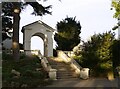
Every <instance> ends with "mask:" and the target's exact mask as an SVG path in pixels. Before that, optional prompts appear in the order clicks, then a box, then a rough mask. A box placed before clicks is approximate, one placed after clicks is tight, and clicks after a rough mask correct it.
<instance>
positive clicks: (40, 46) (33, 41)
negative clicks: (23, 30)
mask: <svg viewBox="0 0 120 89" xmlns="http://www.w3.org/2000/svg"><path fill="white" fill-rule="evenodd" d="M36 42H37V44H36ZM31 50H40V52H41V54H42V55H44V42H43V39H42V38H41V37H39V36H32V37H31Z"/></svg>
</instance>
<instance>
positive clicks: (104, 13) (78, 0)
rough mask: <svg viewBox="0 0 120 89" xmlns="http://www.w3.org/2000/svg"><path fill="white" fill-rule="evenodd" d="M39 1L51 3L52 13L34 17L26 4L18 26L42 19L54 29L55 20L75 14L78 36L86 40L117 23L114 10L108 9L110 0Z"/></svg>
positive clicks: (21, 39)
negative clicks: (78, 25)
mask: <svg viewBox="0 0 120 89" xmlns="http://www.w3.org/2000/svg"><path fill="white" fill-rule="evenodd" d="M40 3H42V4H43V5H45V6H47V5H52V9H51V11H52V15H45V16H43V17H39V16H38V17H35V16H34V15H30V13H32V7H30V6H28V7H27V8H26V10H24V11H22V13H21V23H20V28H22V26H24V25H26V24H29V23H32V22H34V21H37V20H42V21H43V22H45V23H46V24H48V25H49V26H51V27H53V28H55V29H56V24H57V22H59V21H61V20H62V19H65V18H66V16H68V17H75V16H76V20H77V21H80V24H81V26H82V29H81V34H80V36H81V38H82V40H85V41H86V40H88V39H89V37H90V36H92V35H93V34H94V33H103V32H105V31H109V30H111V28H112V27H113V26H114V25H115V24H116V23H117V20H116V19H114V18H113V14H114V11H112V10H110V8H111V0H61V2H59V1H58V0H48V1H47V2H40ZM116 34H117V31H116ZM116 36H117V35H116ZM32 39H33V38H32ZM35 40H37V38H34V41H33V40H32V42H33V43H35ZM20 42H21V43H23V38H22V33H20ZM33 43H32V45H33ZM33 46H35V45H33Z"/></svg>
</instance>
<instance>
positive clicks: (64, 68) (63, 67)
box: [48, 58, 78, 79]
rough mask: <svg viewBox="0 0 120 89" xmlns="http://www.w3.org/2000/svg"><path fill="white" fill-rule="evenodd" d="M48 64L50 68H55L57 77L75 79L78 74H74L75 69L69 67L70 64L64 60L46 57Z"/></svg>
mask: <svg viewBox="0 0 120 89" xmlns="http://www.w3.org/2000/svg"><path fill="white" fill-rule="evenodd" d="M48 62H49V64H50V65H51V67H52V68H54V69H57V79H77V78H78V75H77V74H75V70H74V69H72V68H71V66H70V64H69V63H68V64H67V63H64V62H62V61H61V62H58V61H57V58H56V59H55V60H53V59H48Z"/></svg>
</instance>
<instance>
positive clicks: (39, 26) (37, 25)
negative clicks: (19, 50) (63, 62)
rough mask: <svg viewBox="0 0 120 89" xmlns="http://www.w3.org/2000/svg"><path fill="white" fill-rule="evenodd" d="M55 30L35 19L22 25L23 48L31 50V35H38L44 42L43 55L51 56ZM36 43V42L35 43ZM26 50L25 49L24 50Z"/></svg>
mask: <svg viewBox="0 0 120 89" xmlns="http://www.w3.org/2000/svg"><path fill="white" fill-rule="evenodd" d="M54 31H55V30H54V29H53V28H52V27H50V26H48V25H47V24H45V23H44V22H42V21H40V20H39V21H36V22H33V23H31V24H28V25H26V26H23V28H22V32H23V45H24V50H31V37H33V36H39V37H41V38H42V40H43V42H44V56H45V57H49V56H53V38H52V36H53V32H54ZM36 44H37V43H36ZM26 52H27V51H26Z"/></svg>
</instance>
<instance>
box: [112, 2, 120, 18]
mask: <svg viewBox="0 0 120 89" xmlns="http://www.w3.org/2000/svg"><path fill="white" fill-rule="evenodd" d="M112 7H113V8H115V11H116V12H115V14H114V17H115V18H120V17H119V15H120V0H112Z"/></svg>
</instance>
